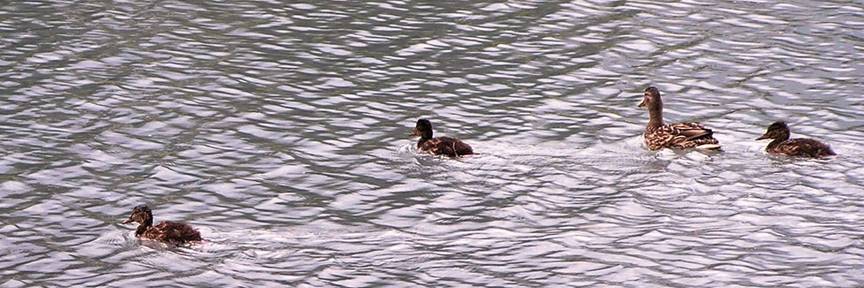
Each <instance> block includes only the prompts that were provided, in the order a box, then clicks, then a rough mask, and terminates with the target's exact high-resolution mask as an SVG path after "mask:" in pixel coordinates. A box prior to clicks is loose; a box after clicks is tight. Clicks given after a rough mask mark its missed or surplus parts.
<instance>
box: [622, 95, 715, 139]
mask: <svg viewBox="0 0 864 288" xmlns="http://www.w3.org/2000/svg"><path fill="white" fill-rule="evenodd" d="M643 95H644V97H643V98H642V102H641V103H639V107H643V108H644V107H647V108H648V126H647V127H645V132H644V133H643V137H644V139H645V146H648V149H649V150H652V151H656V150H660V149H663V148H670V149H677V150H683V149H691V148H695V149H703V150H719V149H720V141H717V139H715V138H714V132H713V131H712V130H711V129H708V128H705V126H703V125H702V124H700V123H697V122H682V123H672V124H666V123H664V122H663V100H662V99H661V98H660V90H658V89H657V88H656V87H648V88H645V91H644V93H643Z"/></svg>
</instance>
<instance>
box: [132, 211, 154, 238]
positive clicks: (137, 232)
mask: <svg viewBox="0 0 864 288" xmlns="http://www.w3.org/2000/svg"><path fill="white" fill-rule="evenodd" d="M149 216H150V217H147V218H146V219H144V222H141V225H138V229H136V230H135V236H141V234H144V232H147V229H148V228H150V227H151V226H153V216H152V215H149Z"/></svg>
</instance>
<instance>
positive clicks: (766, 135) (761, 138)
mask: <svg viewBox="0 0 864 288" xmlns="http://www.w3.org/2000/svg"><path fill="white" fill-rule="evenodd" d="M765 139H771V137H768V134H765V135H762V136H759V138H756V140H765Z"/></svg>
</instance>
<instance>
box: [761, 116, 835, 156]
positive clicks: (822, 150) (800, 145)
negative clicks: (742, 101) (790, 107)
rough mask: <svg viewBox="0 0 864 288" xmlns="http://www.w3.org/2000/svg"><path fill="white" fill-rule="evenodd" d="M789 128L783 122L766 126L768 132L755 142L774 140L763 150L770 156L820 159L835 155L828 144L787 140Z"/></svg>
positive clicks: (805, 140) (799, 139) (800, 139)
mask: <svg viewBox="0 0 864 288" xmlns="http://www.w3.org/2000/svg"><path fill="white" fill-rule="evenodd" d="M790 134H791V133H790V132H789V126H786V123H784V122H780V121H778V122H774V123H772V124H771V126H768V130H767V131H766V132H765V134H764V135H762V136H761V137H759V138H756V140H762V139H774V140H773V141H771V143H768V146H767V147H766V148H765V151H767V152H768V153H771V154H779V155H787V156H798V157H810V158H822V157H827V156H833V155H837V154H836V153H834V150H831V147H830V146H828V144H825V143H822V142H819V141H817V140H814V139H807V138H798V139H789V136H790Z"/></svg>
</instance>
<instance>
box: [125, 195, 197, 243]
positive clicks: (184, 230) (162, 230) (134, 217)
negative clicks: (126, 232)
mask: <svg viewBox="0 0 864 288" xmlns="http://www.w3.org/2000/svg"><path fill="white" fill-rule="evenodd" d="M131 222H138V223H140V225H138V228H137V229H136V230H135V237H138V238H144V239H150V240H155V241H160V242H165V243H168V244H174V245H179V244H185V243H188V242H192V241H201V240H202V239H201V234H200V233H198V231H197V230H195V229H194V228H192V226H189V225H187V224H184V223H178V222H171V221H162V222H159V224H156V225H155V226H153V213H152V212H151V211H150V208H149V207H147V206H146V205H138V206H135V208H133V209H132V214H131V215H129V219H126V221H123V224H127V223H131Z"/></svg>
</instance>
